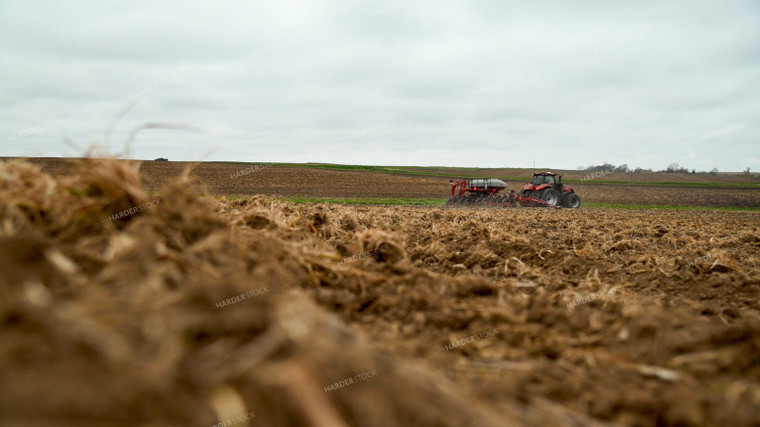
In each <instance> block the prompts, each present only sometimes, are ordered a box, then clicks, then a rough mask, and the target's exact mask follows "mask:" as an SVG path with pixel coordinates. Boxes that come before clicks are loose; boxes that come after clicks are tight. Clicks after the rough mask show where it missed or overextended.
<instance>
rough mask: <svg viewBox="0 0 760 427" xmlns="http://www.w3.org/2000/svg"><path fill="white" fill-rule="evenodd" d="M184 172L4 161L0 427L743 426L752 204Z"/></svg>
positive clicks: (752, 314) (754, 399)
mask: <svg viewBox="0 0 760 427" xmlns="http://www.w3.org/2000/svg"><path fill="white" fill-rule="evenodd" d="M190 176H191V175H190V174H189V171H186V173H184V174H181V175H180V176H179V178H178V179H177V180H176V181H175V182H173V183H171V184H169V185H168V186H166V187H165V188H163V189H162V190H161V193H160V194H161V195H160V196H151V195H149V194H148V193H146V192H145V191H144V187H143V185H142V178H141V176H140V175H139V173H138V170H137V165H136V164H131V163H128V162H116V161H110V160H91V161H82V162H80V163H79V164H78V165H77V167H76V169H75V170H74V172H73V173H72V174H71V175H68V176H56V177H51V176H49V175H47V174H45V173H43V172H41V171H40V170H39V169H38V168H37V167H35V166H31V165H29V164H27V163H23V162H9V163H3V164H0V179H1V180H0V200H2V201H3V203H2V204H0V269H2V271H3V273H4V274H2V275H0V324H2V328H1V329H0V363H2V366H3V367H4V369H3V370H2V371H0V424H3V425H22V424H23V425H30V424H31V425H51V426H52V425H56V426H61V425H63V426H66V425H146V426H147V425H150V426H158V425H212V424H214V423H219V422H224V421H225V420H236V422H237V420H239V419H240V420H241V421H240V422H239V423H238V424H236V425H246V423H247V424H248V425H272V426H275V425H304V426H307V425H308V426H317V425H320V426H321V425H335V426H340V425H369V426H375V425H377V426H381V425H383V426H384V425H452V426H453V425H477V426H483V425H494V426H495V425H536V426H538V425H595V424H599V425H602V424H604V423H620V424H625V425H653V424H659V425H756V424H757V423H759V422H760V415H759V414H758V413H757V411H756V410H755V408H757V407H758V405H760V368H759V367H760V356H758V354H760V351H759V350H760V321H759V319H760V307H759V304H758V298H759V297H760V272H759V270H758V267H759V266H760V258H758V254H759V253H760V238H758V237H757V236H758V235H760V230H759V229H758V225H757V224H758V223H759V222H758V219H760V215H759V214H754V213H753V214H738V213H714V212H689V213H680V212H662V211H647V212H636V211H615V210H592V211H583V210H579V211H572V210H563V211H554V210H545V209H522V210H514V209H513V210H490V209H482V210H478V209H421V208H382V207H352V206H329V205H294V204H290V203H284V202H277V201H272V200H270V199H268V198H266V197H262V196H256V197H253V198H251V199H249V200H226V199H222V200H220V201H217V200H214V199H209V198H202V197H201V198H199V197H198V196H197V193H198V192H197V190H196V189H195V188H194V186H193V182H192V178H191V177H190ZM336 384H337V385H336ZM250 413H253V414H255V417H253V418H252V419H250V420H248V421H244V420H242V419H243V418H246V416H245V414H250ZM251 417H252V416H248V418H251Z"/></svg>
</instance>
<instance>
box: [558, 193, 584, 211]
mask: <svg viewBox="0 0 760 427" xmlns="http://www.w3.org/2000/svg"><path fill="white" fill-rule="evenodd" d="M562 205H563V206H565V207H566V208H579V207H580V206H581V198H580V197H578V195H577V194H575V193H568V194H567V195H566V196H565V197H564V198H563V200H562Z"/></svg>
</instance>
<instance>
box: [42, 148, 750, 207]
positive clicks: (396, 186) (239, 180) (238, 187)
mask: <svg viewBox="0 0 760 427" xmlns="http://www.w3.org/2000/svg"><path fill="white" fill-rule="evenodd" d="M31 161H32V162H33V163H35V164H37V165H39V166H40V167H42V169H43V170H44V171H46V172H49V173H51V174H54V175H60V174H66V173H70V162H69V161H68V160H67V159H52V158H41V159H32V160H31ZM140 171H141V173H142V174H143V177H144V179H145V187H146V189H148V190H149V191H157V190H159V189H160V188H161V186H163V185H164V184H165V183H166V182H169V181H170V180H172V179H175V178H177V177H179V176H181V175H182V174H183V173H184V172H185V171H191V172H190V173H191V175H192V176H194V177H197V178H198V179H199V181H198V183H199V184H200V185H201V188H202V189H203V191H204V192H205V193H206V194H212V195H226V196H250V195H254V194H266V195H271V196H284V197H297V196H304V197H380V198H447V197H449V195H450V192H451V187H450V186H449V179H450V178H456V177H425V176H413V175H400V174H399V175H396V174H389V173H375V172H344V171H334V170H326V169H316V168H304V167H282V166H262V165H259V166H253V165H247V166H246V165H240V164H229V163H198V164H194V163H189V162H154V161H148V162H142V163H141V165H140ZM494 177H496V176H494ZM637 179H638V178H637ZM529 180H530V173H526V175H525V181H529ZM508 184H509V188H510V189H515V190H518V191H519V190H520V189H522V187H523V185H524V184H525V182H513V181H509V182H508ZM571 186H572V187H573V188H574V189H575V191H576V193H578V194H579V195H580V197H581V200H582V201H583V202H584V203H616V204H640V205H677V206H708V207H709V206H712V207H744V208H747V207H752V208H758V207H760V189H753V188H730V187H728V188H712V187H667V186H641V185H614V184H593V182H590V183H583V184H571Z"/></svg>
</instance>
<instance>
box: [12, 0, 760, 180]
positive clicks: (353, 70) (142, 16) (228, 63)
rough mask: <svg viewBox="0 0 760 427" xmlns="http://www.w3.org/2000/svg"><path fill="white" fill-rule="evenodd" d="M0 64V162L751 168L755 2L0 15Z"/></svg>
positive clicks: (494, 2)
mask: <svg viewBox="0 0 760 427" xmlns="http://www.w3.org/2000/svg"><path fill="white" fill-rule="evenodd" d="M629 3H630V4H629ZM0 49H2V55H1V56H0V99H2V111H3V114H2V116H0V136H1V137H2V139H0V144H1V145H0V147H1V148H0V156H79V155H81V154H82V153H83V151H82V150H84V149H85V148H86V147H88V146H91V145H92V144H95V143H102V142H103V141H104V138H105V136H104V135H105V134H106V130H107V129H108V128H109V125H110V123H111V122H113V121H114V119H115V118H116V117H117V115H119V113H120V112H123V111H126V114H124V115H123V117H122V118H121V119H120V120H118V122H116V125H115V127H114V130H113V133H112V136H111V145H110V151H111V152H112V153H117V154H122V153H123V151H124V141H125V140H126V139H127V135H128V134H129V132H130V130H132V129H133V128H135V127H136V126H138V125H140V124H145V123H152V122H159V123H166V124H181V125H185V126H188V127H190V128H192V129H145V130H142V131H140V132H139V133H138V134H137V138H136V139H135V141H134V143H133V144H132V146H131V150H130V152H129V153H128V155H127V157H130V158H138V159H153V158H155V157H159V156H163V157H168V158H169V159H170V160H238V161H261V162H270V161H272V162H330V163H346V164H364V165H441V166H481V167H532V166H533V164H534V162H535V165H536V167H539V168H543V167H546V168H549V167H551V168H565V169H575V168H576V167H578V166H581V165H583V166H587V165H591V164H601V163H602V162H605V161H606V162H610V163H614V164H621V163H626V164H628V165H629V166H631V167H635V166H641V167H644V168H654V169H663V168H665V167H666V166H667V165H668V164H669V163H672V162H678V163H680V164H681V166H684V167H688V168H696V169H697V170H710V169H712V168H713V167H717V168H718V169H720V170H721V171H739V170H743V169H745V168H746V167H751V168H752V170H753V171H760V122H759V121H758V118H759V117H760V115H759V113H760V2H759V1H757V0H747V1H720V2H718V1H714V0H713V1H695V0H689V1H652V2H645V1H637V2H606V1H567V0H562V1H551V2H550V1H545V2H542V1H530V2H527V1H515V2H511V1H501V0H491V1H472V0H469V1H465V0H461V1H442V0H436V1H413V0H409V1H404V0H401V1H384V0H381V1H371V2H359V1H308V2H307V1H303V2H295V1H287V0H271V1H253V2H251V1H248V2H243V1H240V2H225V1H207V2H187V1H182V2H180V1H176V2H171V1H120V2H112V1H89V2H85V1H82V2H79V1H71V2H68V1H58V2H52V1H48V0H45V1H29V0H20V1H11V0H2V2H0ZM130 106H131V108H130ZM65 138H69V139H71V140H73V141H74V142H75V143H76V144H78V145H79V146H80V147H82V149H77V148H75V147H74V146H72V145H70V144H67V143H65V142H64V139H65Z"/></svg>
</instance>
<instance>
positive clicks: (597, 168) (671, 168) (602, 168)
mask: <svg viewBox="0 0 760 427" xmlns="http://www.w3.org/2000/svg"><path fill="white" fill-rule="evenodd" d="M747 169H749V168H747ZM578 170H585V171H589V172H619V173H642V172H655V171H653V170H652V169H642V168H639V167H637V168H634V169H631V168H629V167H628V165H627V164H625V163H623V164H622V165H620V166H615V165H613V164H612V163H607V162H604V163H602V164H601V165H591V166H578ZM657 172H665V173H693V174H696V173H700V174H706V173H708V172H705V171H700V172H697V171H696V170H695V169H692V170H689V169H688V168H684V167H681V165H679V164H678V163H671V164H669V165H668V167H667V168H665V169H663V170H659V171H657ZM747 172H748V171H745V173H747ZM709 173H710V175H717V174H718V168H713V170H711V171H710V172H709Z"/></svg>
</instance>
